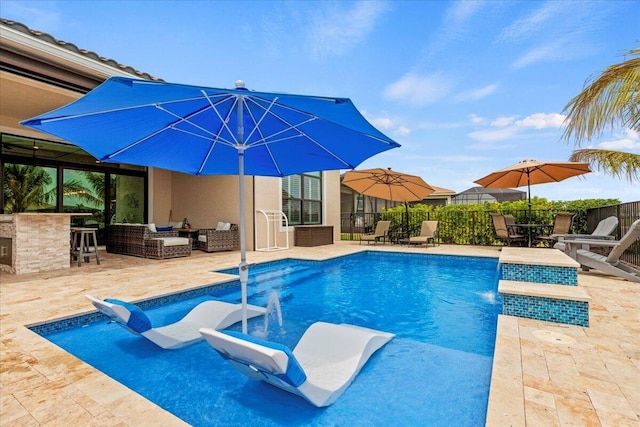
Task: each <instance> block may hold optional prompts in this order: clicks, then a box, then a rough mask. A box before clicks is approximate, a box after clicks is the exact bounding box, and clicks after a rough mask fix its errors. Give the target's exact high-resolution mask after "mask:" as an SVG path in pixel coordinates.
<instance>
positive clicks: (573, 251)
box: [565, 219, 640, 283]
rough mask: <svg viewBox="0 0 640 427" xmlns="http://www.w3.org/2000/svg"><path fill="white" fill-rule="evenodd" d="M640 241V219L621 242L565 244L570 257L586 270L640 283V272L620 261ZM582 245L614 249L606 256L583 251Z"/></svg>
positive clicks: (571, 242) (567, 241)
mask: <svg viewBox="0 0 640 427" xmlns="http://www.w3.org/2000/svg"><path fill="white" fill-rule="evenodd" d="M638 239H640V219H639V220H636V221H635V222H634V223H633V224H631V227H630V228H629V231H627V233H626V234H625V235H624V236H623V237H622V239H620V240H619V241H616V240H603V239H575V240H566V241H565V243H566V244H567V253H568V254H569V256H570V257H572V258H573V259H575V260H576V261H578V262H579V263H580V265H582V267H583V269H584V270H589V268H594V269H596V270H600V271H602V272H603V273H608V274H611V275H613V276H618V277H622V278H623V279H626V280H629V281H631V282H639V283H640V270H638V269H636V268H634V267H632V266H630V265H628V264H624V263H622V262H621V261H620V256H622V254H623V253H624V251H625V250H627V248H628V247H629V246H631V245H632V244H633V243H634V242H636V240H638ZM582 245H590V246H605V247H611V248H612V249H611V252H610V253H609V255H608V256H604V255H600V254H597V253H594V252H591V251H590V250H587V249H582V247H583V246H582Z"/></svg>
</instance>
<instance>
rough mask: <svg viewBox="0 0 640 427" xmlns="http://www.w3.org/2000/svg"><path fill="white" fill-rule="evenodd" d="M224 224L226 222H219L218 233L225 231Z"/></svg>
mask: <svg viewBox="0 0 640 427" xmlns="http://www.w3.org/2000/svg"><path fill="white" fill-rule="evenodd" d="M224 224H225V223H224V222H222V221H218V225H217V226H216V230H218V231H222V230H224Z"/></svg>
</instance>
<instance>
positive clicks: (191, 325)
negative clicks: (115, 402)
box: [85, 295, 266, 350]
mask: <svg viewBox="0 0 640 427" xmlns="http://www.w3.org/2000/svg"><path fill="white" fill-rule="evenodd" d="M85 297H87V299H88V300H89V301H91V303H92V304H93V305H94V306H95V307H96V308H97V309H98V310H99V311H100V312H101V313H103V314H105V315H106V316H108V317H109V318H110V319H113V320H114V321H115V322H117V323H118V324H119V325H121V326H123V327H124V328H125V329H127V330H128V331H130V332H132V333H134V334H136V335H142V336H143V337H145V338H146V339H148V340H149V341H151V342H152V343H154V344H156V345H157V346H158V347H161V348H163V349H165V350H175V349H178V348H182V347H186V346H188V345H191V344H194V343H196V342H198V341H201V340H202V335H201V334H200V332H199V329H200V328H214V329H224V328H228V327H229V326H231V325H233V324H234V323H237V322H240V321H242V305H241V304H232V303H228V302H224V301H205V302H202V303H200V304H198V305H197V306H195V307H194V308H193V309H192V310H191V311H190V312H189V313H188V314H187V315H186V316H184V317H183V318H182V319H180V320H179V321H177V322H175V323H172V324H170V325H166V326H161V327H158V328H154V327H152V325H151V320H150V319H149V317H147V315H146V314H145V312H144V311H142V309H141V308H140V307H138V306H137V305H134V304H131V303H128V302H124V301H120V300H116V299H105V300H102V299H100V298H97V297H95V296H93V295H85ZM265 313H266V308H263V307H257V306H254V305H248V306H247V318H252V317H256V316H261V315H264V314H265Z"/></svg>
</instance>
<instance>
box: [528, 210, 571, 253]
mask: <svg viewBox="0 0 640 427" xmlns="http://www.w3.org/2000/svg"><path fill="white" fill-rule="evenodd" d="M575 216H576V214H575V213H572V212H565V213H559V214H556V217H555V218H554V220H553V228H551V227H549V228H551V232H550V233H549V234H547V235H542V236H537V237H536V240H537V241H539V242H546V243H548V244H549V245H551V243H552V242H555V241H558V239H559V238H560V236H564V235H565V234H568V233H569V231H571V225H572V224H573V218H574V217H575Z"/></svg>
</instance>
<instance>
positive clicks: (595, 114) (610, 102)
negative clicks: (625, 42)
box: [563, 48, 640, 147]
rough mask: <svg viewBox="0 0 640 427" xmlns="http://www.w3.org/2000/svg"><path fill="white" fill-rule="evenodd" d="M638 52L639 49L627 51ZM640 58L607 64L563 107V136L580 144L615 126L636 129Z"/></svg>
mask: <svg viewBox="0 0 640 427" xmlns="http://www.w3.org/2000/svg"><path fill="white" fill-rule="evenodd" d="M629 54H630V55H635V56H637V55H640V48H635V49H632V50H630V51H629ZM639 105H640V58H632V59H629V60H626V61H624V62H622V63H619V64H615V65H612V66H610V67H608V68H607V69H606V70H605V71H604V72H603V73H602V74H601V75H600V76H599V77H598V78H596V79H595V80H593V81H592V82H590V83H589V84H588V85H587V87H585V89H584V90H583V91H582V92H580V94H578V95H577V96H576V97H574V98H573V99H572V100H571V101H569V103H568V104H567V105H566V106H565V108H564V110H563V113H566V119H565V125H566V128H565V131H564V134H563V139H565V140H570V139H572V138H575V145H576V146H578V147H579V146H580V145H581V144H582V143H583V142H584V141H589V140H591V139H593V138H595V137H598V136H601V135H602V133H603V132H604V131H605V130H607V129H614V128H615V127H616V126H621V127H626V128H630V129H633V130H635V131H640V111H639V108H640V107H639Z"/></svg>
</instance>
